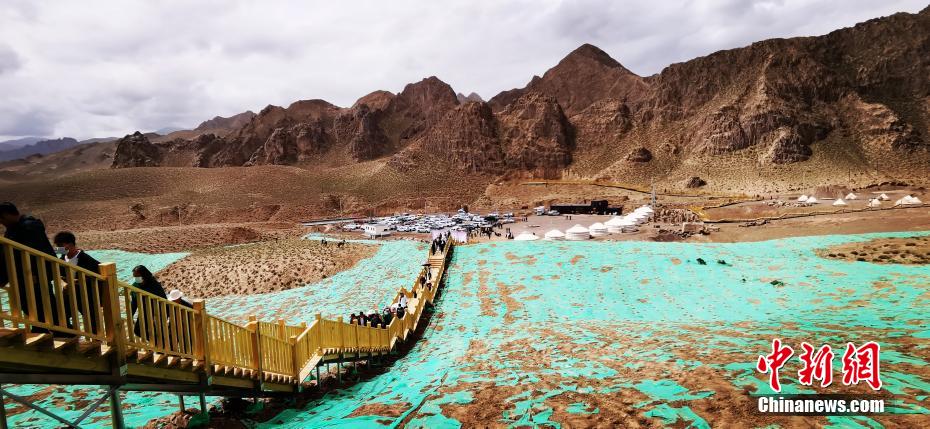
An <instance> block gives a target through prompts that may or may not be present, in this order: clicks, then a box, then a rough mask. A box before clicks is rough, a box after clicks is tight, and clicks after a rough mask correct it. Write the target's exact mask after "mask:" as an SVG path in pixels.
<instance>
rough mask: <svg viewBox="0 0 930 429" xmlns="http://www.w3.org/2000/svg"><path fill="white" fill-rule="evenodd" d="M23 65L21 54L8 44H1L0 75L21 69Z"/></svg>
mask: <svg viewBox="0 0 930 429" xmlns="http://www.w3.org/2000/svg"><path fill="white" fill-rule="evenodd" d="M21 65H22V63H21V60H20V58H19V55H18V54H17V53H16V51H14V50H13V49H12V48H10V47H9V46H7V45H4V44H0V75H2V74H4V73H12V72H14V71H16V70H19V68H20V66H21Z"/></svg>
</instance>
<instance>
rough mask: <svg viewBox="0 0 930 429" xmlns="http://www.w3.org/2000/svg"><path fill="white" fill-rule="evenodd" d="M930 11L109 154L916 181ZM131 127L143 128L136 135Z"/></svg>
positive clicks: (574, 68)
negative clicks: (656, 69)
mask: <svg viewBox="0 0 930 429" xmlns="http://www.w3.org/2000/svg"><path fill="white" fill-rule="evenodd" d="M928 76H930V13H928V11H927V10H924V11H923V12H921V13H919V14H907V13H900V14H895V15H892V16H889V17H884V18H879V19H874V20H870V21H868V22H865V23H862V24H859V25H856V26H855V27H852V28H846V29H841V30H837V31H834V32H832V33H830V34H827V35H825V36H820V37H800V38H792V39H772V40H766V41H762V42H757V43H754V44H752V45H750V46H746V47H742V48H737V49H730V50H725V51H720V52H716V53H713V54H711V55H707V56H704V57H700V58H696V59H693V60H690V61H687V62H683V63H678V64H673V65H670V66H669V67H667V68H665V69H664V70H662V72H660V73H658V74H656V75H653V76H649V77H640V76H637V75H636V74H634V73H632V72H630V71H629V70H628V69H626V68H625V67H623V66H622V65H621V64H620V63H619V62H617V61H616V60H614V59H613V58H611V57H610V56H609V55H607V54H606V53H605V52H603V51H602V50H600V49H598V48H596V47H594V46H592V45H588V44H585V45H582V46H580V47H579V48H577V49H575V50H574V51H572V52H571V53H569V54H568V55H567V56H566V57H565V58H564V59H563V60H562V61H560V62H559V63H558V64H557V65H555V66H554V67H553V68H551V69H549V70H548V71H546V72H545V73H543V74H542V76H541V77H534V78H533V79H532V80H531V81H530V82H529V83H528V84H527V86H526V87H524V88H516V89H513V90H509V91H504V92H502V93H500V94H498V95H496V96H494V97H493V98H491V99H490V100H489V101H488V102H483V101H481V100H480V97H464V96H462V95H461V94H458V95H457V94H456V93H455V92H454V91H453V90H452V88H451V87H450V86H449V85H447V84H446V83H444V82H442V81H441V80H439V79H437V78H436V77H430V78H427V79H424V80H422V81H420V82H416V83H412V84H409V85H407V86H406V87H405V88H404V90H403V91H402V92H400V93H398V94H392V93H390V92H387V91H376V92H374V93H372V94H369V95H366V96H365V97H362V98H361V99H359V100H358V101H357V102H356V103H354V104H353V106H352V107H349V108H342V107H338V106H335V105H332V104H330V103H327V102H325V101H322V100H310V101H298V102H296V103H294V104H292V105H291V106H288V107H287V108H283V107H277V106H268V107H266V108H265V109H263V110H262V111H261V112H260V113H259V114H258V115H255V116H254V117H251V118H250V119H249V120H248V122H247V123H244V124H243V125H241V127H239V128H238V129H236V130H234V131H232V132H229V133H227V134H225V135H221V134H216V133H204V134H200V135H198V136H197V137H196V138H174V139H170V140H158V139H155V140H153V141H148V140H146V139H140V138H139V137H138V136H127V137H126V138H124V139H122V140H121V141H120V142H119V145H118V148H117V151H116V156H115V157H114V163H113V167H116V168H120V167H131V166H140V165H150V166H199V167H217V166H249V165H262V164H286V165H299V166H304V167H307V168H318V167H321V166H326V167H338V166H350V165H353V164H356V163H359V162H366V161H370V160H381V159H384V160H386V161H387V165H389V166H391V168H395V169H397V171H399V172H407V174H409V172H412V171H416V169H417V168H419V167H420V166H422V165H423V163H424V162H425V161H429V162H431V163H433V164H436V163H438V165H437V167H436V170H437V171H436V172H435V175H437V176H438V175H444V176H448V177H455V175H456V174H458V172H469V173H475V174H484V175H486V176H487V177H498V176H510V177H513V176H518V177H559V176H565V175H567V176H570V177H586V178H597V179H611V180H620V181H631V182H638V183H650V182H656V183H658V184H660V185H661V186H664V187H682V186H684V185H685V182H686V181H690V180H691V178H692V177H700V178H701V180H704V181H706V182H707V186H708V187H709V188H711V189H718V190H742V191H745V192H764V191H774V190H779V189H789V188H796V187H804V186H810V185H814V184H823V183H831V182H836V181H843V182H846V183H847V184H849V185H855V184H860V185H865V184H868V183H872V182H877V181H882V180H887V179H901V180H911V181H921V180H923V181H927V176H928V175H927V174H926V172H927V171H930V145H928V140H930V128H928V124H930V78H928ZM143 137H144V136H143Z"/></svg>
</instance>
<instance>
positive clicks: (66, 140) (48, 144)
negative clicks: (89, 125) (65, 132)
mask: <svg viewBox="0 0 930 429" xmlns="http://www.w3.org/2000/svg"><path fill="white" fill-rule="evenodd" d="M77 145H78V141H77V140H75V139H73V138H71V137H63V138H60V139H53V140H42V141H38V142H35V143H32V144H27V145H25V146H21V147H18V148H15V149H9V150H0V161H9V160H12V159H20V158H25V157H27V156H30V155H45V154H49V153H53V152H58V151H60V150H64V149H67V148H70V147H74V146H77Z"/></svg>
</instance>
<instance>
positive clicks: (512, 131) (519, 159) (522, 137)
mask: <svg viewBox="0 0 930 429" xmlns="http://www.w3.org/2000/svg"><path fill="white" fill-rule="evenodd" d="M497 116H498V121H500V138H501V142H502V144H503V147H504V156H505V157H506V160H507V165H508V167H510V168H512V169H515V170H519V171H532V172H535V173H537V174H538V175H540V176H545V177H551V176H555V175H556V174H558V172H559V170H560V169H562V168H563V167H565V166H567V165H568V164H569V163H571V159H572V149H573V144H574V138H573V131H572V128H571V125H570V124H569V122H568V119H567V118H566V117H565V113H564V112H562V108H561V107H560V106H559V103H558V102H557V101H556V99H555V98H554V97H552V96H548V95H544V94H540V93H535V92H531V93H528V94H526V95H524V96H522V97H520V99H518V100H517V101H515V102H513V103H511V104H510V105H509V106H507V108H506V109H505V110H503V111H501V112H500V113H499V114H498V115H497Z"/></svg>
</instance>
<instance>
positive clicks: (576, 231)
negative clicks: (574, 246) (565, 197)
mask: <svg viewBox="0 0 930 429" xmlns="http://www.w3.org/2000/svg"><path fill="white" fill-rule="evenodd" d="M565 238H566V239H568V240H573V241H577V240H587V239H589V238H591V232H590V231H588V228H585V227H583V226H581V225H575V226H573V227H571V228H569V229H567V230H566V231H565Z"/></svg>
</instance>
